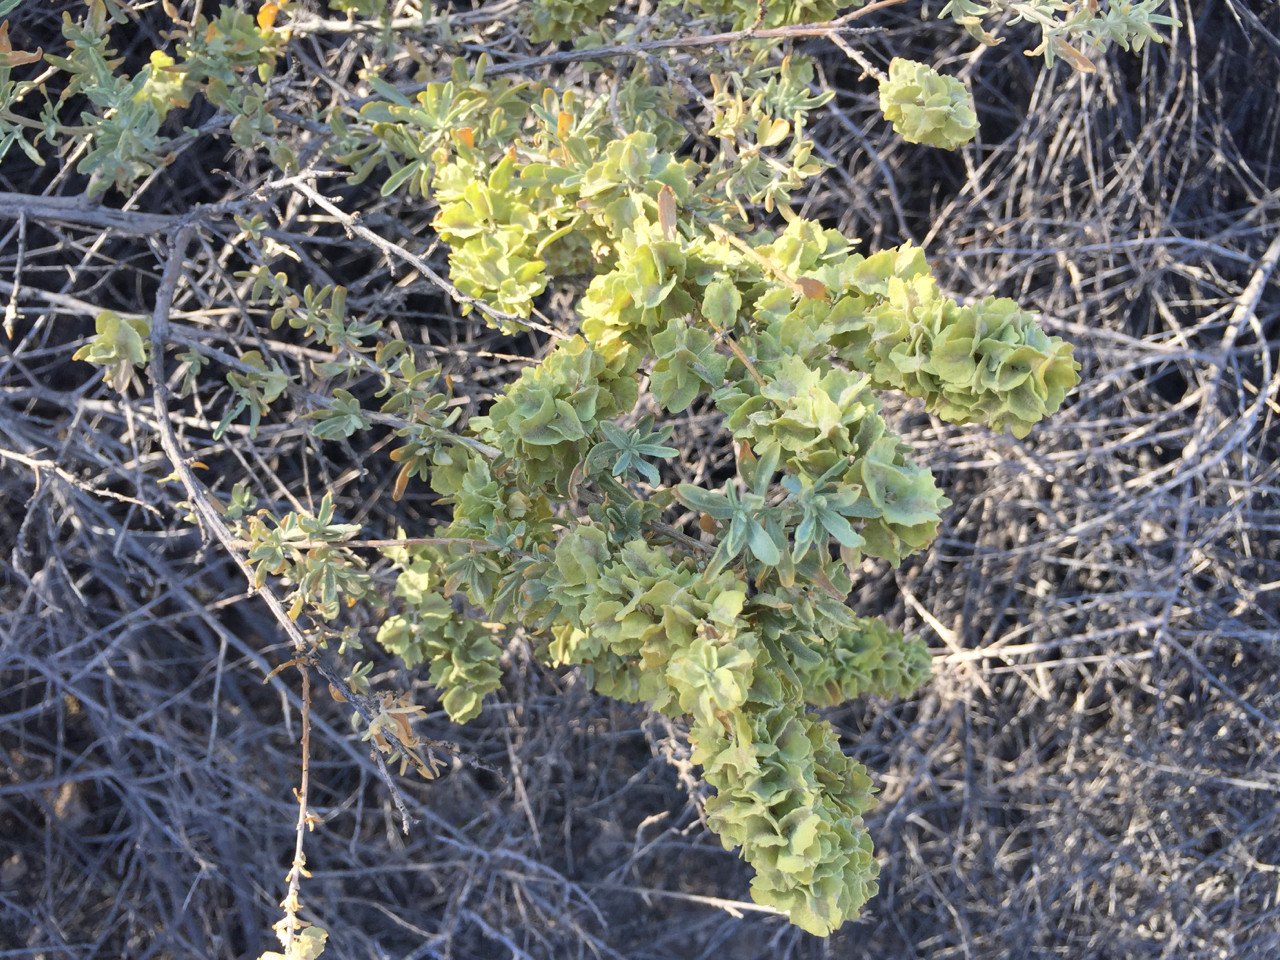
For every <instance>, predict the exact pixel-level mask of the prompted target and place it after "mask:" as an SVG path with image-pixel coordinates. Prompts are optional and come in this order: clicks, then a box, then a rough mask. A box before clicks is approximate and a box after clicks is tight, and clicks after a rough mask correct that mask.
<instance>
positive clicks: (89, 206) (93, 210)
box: [0, 193, 180, 237]
mask: <svg viewBox="0 0 1280 960" xmlns="http://www.w3.org/2000/svg"><path fill="white" fill-rule="evenodd" d="M20 216H26V217H28V218H29V219H31V220H43V221H47V222H51V223H63V224H69V225H71V226H76V227H87V228H89V229H92V230H110V231H113V232H115V233H119V234H122V235H124V236H129V237H149V236H155V235H157V234H167V233H170V232H172V231H173V229H174V227H175V226H176V225H177V223H178V222H179V220H180V218H179V217H167V216H163V215H161V214H158V213H135V212H134V211H132V210H113V209H112V208H111V207H103V206H99V205H98V204H95V203H93V202H92V201H90V200H89V198H88V197H86V196H79V197H35V196H29V195H28V194H25V193H0V218H3V219H6V220H16V219H18V217H20Z"/></svg>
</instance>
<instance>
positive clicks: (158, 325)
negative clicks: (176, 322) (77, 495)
mask: <svg viewBox="0 0 1280 960" xmlns="http://www.w3.org/2000/svg"><path fill="white" fill-rule="evenodd" d="M197 224H198V221H197V220H195V219H193V220H192V221H191V222H188V223H186V224H185V225H184V226H183V227H182V229H180V230H179V231H178V233H177V235H176V236H174V237H173V238H172V239H171V240H170V241H169V258H168V260H167V261H166V262H165V265H164V273H163V274H162V275H161V278H160V288H159V289H158V290H157V291H156V305H155V310H154V311H153V312H152V314H151V364H150V371H149V372H150V376H151V384H152V388H153V391H154V404H155V412H156V422H157V427H158V429H159V431H160V446H161V447H162V448H163V449H164V452H165V455H166V456H167V457H168V458H169V461H170V463H171V464H172V465H173V469H174V472H175V473H177V475H178V479H179V480H181V481H182V485H183V487H184V488H185V489H186V491H187V498H188V502H189V503H190V504H191V509H192V511H193V512H194V513H195V514H196V518H197V520H198V522H199V524H200V527H201V529H202V530H203V531H205V532H206V534H207V533H208V532H209V531H212V533H213V535H214V537H216V538H217V540H218V541H219V542H220V543H221V544H222V546H223V547H224V548H225V549H226V551H227V553H228V554H229V555H230V556H231V559H232V560H233V561H235V564H236V566H237V567H239V568H240V572H241V574H243V575H244V577H245V580H246V581H247V582H248V583H249V584H250V586H251V587H252V584H253V583H254V573H253V568H252V567H250V566H249V564H248V562H247V561H246V560H245V558H244V557H243V556H242V555H241V554H240V551H239V550H237V549H236V548H235V543H236V538H235V536H234V535H233V534H232V533H231V531H230V530H229V529H228V528H227V525H226V524H225V523H224V522H223V520H222V515H221V514H220V513H219V511H218V509H217V508H216V507H215V506H214V505H213V503H212V501H210V499H209V495H208V494H207V493H206V492H205V491H204V488H203V487H202V486H201V484H200V481H198V480H197V479H196V477H195V475H194V474H193V473H192V472H191V467H190V466H189V465H188V464H187V460H186V458H184V457H183V455H182V450H181V448H180V447H179V446H178V438H177V436H176V435H175V433H174V431H173V424H172V422H170V419H169V399H168V392H169V390H168V387H167V386H166V385H165V383H166V381H165V372H164V348H165V341H166V338H167V337H168V334H169V311H170V309H171V308H172V307H173V295H174V291H175V290H176V289H177V286H178V280H179V279H180V278H181V276H182V261H183V258H184V256H185V255H186V250H187V246H188V245H189V244H190V242H191V238H192V237H193V236H194V235H195V233H196V229H197ZM256 592H257V594H258V595H259V596H261V597H262V599H263V601H264V602H265V603H266V605H267V608H268V609H269V610H270V611H271V614H272V616H274V617H275V619H276V622H277V623H278V624H280V626H281V627H282V628H283V629H284V632H285V635H286V636H287V637H288V638H289V640H290V642H291V643H292V644H293V648H294V650H295V651H296V652H297V653H298V654H299V655H303V654H305V653H306V650H307V647H308V643H307V638H306V636H305V635H304V634H303V633H302V631H301V630H300V629H299V628H298V625H297V624H296V623H294V622H293V620H292V618H290V616H289V611H288V610H286V609H285V606H284V604H283V603H282V602H281V601H280V599H279V598H278V597H277V596H276V595H275V593H274V592H272V590H271V588H270V587H267V586H263V587H261V588H259V589H258V590H257V591H256ZM326 679H327V677H326ZM365 719H366V720H368V719H369V717H366V718H365ZM384 736H385V737H386V739H387V740H388V741H389V742H390V743H391V745H392V746H393V747H395V748H396V749H399V750H401V751H402V752H403V753H404V754H405V755H406V756H408V755H409V751H408V750H407V749H406V748H405V747H404V745H403V744H401V743H400V741H399V740H398V739H397V738H396V736H395V734H393V733H391V732H390V731H386V732H385V733H384ZM374 752H375V753H376V752H377V750H376V748H375V751H374ZM378 768H379V770H381V771H383V772H384V774H385V776H384V781H385V783H386V784H387V787H388V789H390V791H391V794H392V796H393V797H394V798H395V802H396V807H397V808H398V809H399V810H400V811H401V816H402V817H404V818H406V819H404V829H405V832H406V833H407V832H408V830H409V823H410V822H411V821H410V819H408V813H407V811H406V808H405V806H404V799H403V798H402V797H401V796H400V792H399V790H398V788H397V787H396V785H395V781H393V780H392V779H391V776H390V774H389V773H386V765H385V764H384V763H382V762H381V760H380V759H379V763H378Z"/></svg>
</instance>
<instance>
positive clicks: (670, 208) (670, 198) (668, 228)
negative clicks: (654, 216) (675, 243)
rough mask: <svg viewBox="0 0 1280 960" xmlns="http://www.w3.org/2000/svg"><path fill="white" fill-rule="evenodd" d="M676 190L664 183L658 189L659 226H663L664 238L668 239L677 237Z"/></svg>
mask: <svg viewBox="0 0 1280 960" xmlns="http://www.w3.org/2000/svg"><path fill="white" fill-rule="evenodd" d="M676 210H677V207H676V192H675V191H674V190H672V189H671V187H669V186H667V185H666V184H663V186H662V189H661V190H659V191H658V226H659V227H661V228H662V238H663V239H664V240H667V241H672V240H675V238H676Z"/></svg>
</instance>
